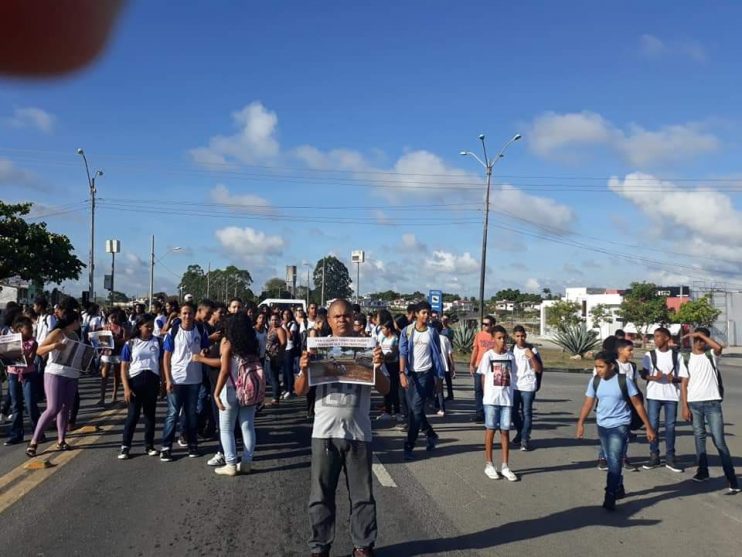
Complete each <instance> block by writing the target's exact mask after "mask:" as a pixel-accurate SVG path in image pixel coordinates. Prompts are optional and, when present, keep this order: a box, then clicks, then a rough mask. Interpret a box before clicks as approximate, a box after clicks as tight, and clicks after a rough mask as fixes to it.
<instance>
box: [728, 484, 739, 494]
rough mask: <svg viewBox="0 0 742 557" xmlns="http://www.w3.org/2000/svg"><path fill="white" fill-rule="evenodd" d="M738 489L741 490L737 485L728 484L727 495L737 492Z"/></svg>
mask: <svg viewBox="0 0 742 557" xmlns="http://www.w3.org/2000/svg"><path fill="white" fill-rule="evenodd" d="M740 491H742V490H740V488H739V486H736V485H734V486H732V485H730V486H729V489H727V495H737V493H739V492H740Z"/></svg>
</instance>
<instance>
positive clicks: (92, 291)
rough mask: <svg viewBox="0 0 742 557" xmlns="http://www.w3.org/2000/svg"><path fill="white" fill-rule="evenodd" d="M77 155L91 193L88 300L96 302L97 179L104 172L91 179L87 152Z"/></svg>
mask: <svg viewBox="0 0 742 557" xmlns="http://www.w3.org/2000/svg"><path fill="white" fill-rule="evenodd" d="M77 154H78V155H80V156H81V157H82V160H83V162H84V163H85V174H86V175H87V177H88V191H89V193H90V252H89V253H88V299H89V300H90V301H91V302H94V301H95V299H94V298H95V278H94V277H95V193H96V190H95V179H96V178H97V177H98V176H103V171H102V170H96V171H95V174H94V175H93V177H92V178H91V177H90V167H89V166H88V159H87V157H86V156H85V151H83V149H82V147H80V148H79V149H78V150H77Z"/></svg>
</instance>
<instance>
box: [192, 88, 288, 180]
mask: <svg viewBox="0 0 742 557" xmlns="http://www.w3.org/2000/svg"><path fill="white" fill-rule="evenodd" d="M232 121H233V123H234V125H235V127H237V130H238V131H237V133H235V134H233V135H227V136H225V135H216V136H214V137H212V138H211V139H210V140H209V145H208V147H198V148H196V149H191V151H190V154H191V157H192V158H193V160H194V161H195V162H196V163H198V164H201V165H203V166H207V167H208V166H213V165H232V164H235V163H242V164H255V163H258V162H270V161H272V160H273V159H275V157H277V156H278V154H279V151H280V146H279V143H278V140H277V139H276V132H277V127H278V116H276V113H275V112H272V111H270V110H268V109H266V108H265V107H264V106H263V104H262V103H261V102H260V101H254V102H251V103H250V104H248V105H247V106H245V107H244V108H243V109H242V110H239V111H237V112H233V113H232Z"/></svg>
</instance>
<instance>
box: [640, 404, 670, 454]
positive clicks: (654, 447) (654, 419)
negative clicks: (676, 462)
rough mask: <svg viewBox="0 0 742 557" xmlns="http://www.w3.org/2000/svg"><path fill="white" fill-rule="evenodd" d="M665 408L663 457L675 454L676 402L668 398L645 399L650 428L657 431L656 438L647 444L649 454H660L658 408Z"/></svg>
mask: <svg viewBox="0 0 742 557" xmlns="http://www.w3.org/2000/svg"><path fill="white" fill-rule="evenodd" d="M662 408H664V409H665V457H670V458H673V457H674V456H675V420H676V419H677V417H678V403H677V402H672V401H669V400H654V399H651V398H650V399H647V414H648V415H649V423H650V424H651V425H652V429H654V430H655V431H656V432H657V434H658V435H657V439H655V440H654V441H652V442H651V443H650V444H649V452H650V453H651V454H656V455H658V454H660V437H659V431H660V429H659V428H660V409H662Z"/></svg>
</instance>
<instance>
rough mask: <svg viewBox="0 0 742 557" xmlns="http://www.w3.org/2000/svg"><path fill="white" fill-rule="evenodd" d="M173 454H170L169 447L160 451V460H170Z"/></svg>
mask: <svg viewBox="0 0 742 557" xmlns="http://www.w3.org/2000/svg"><path fill="white" fill-rule="evenodd" d="M172 461H173V456H172V455H171V454H170V449H167V450H164V449H163V450H162V451H160V462H172Z"/></svg>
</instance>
